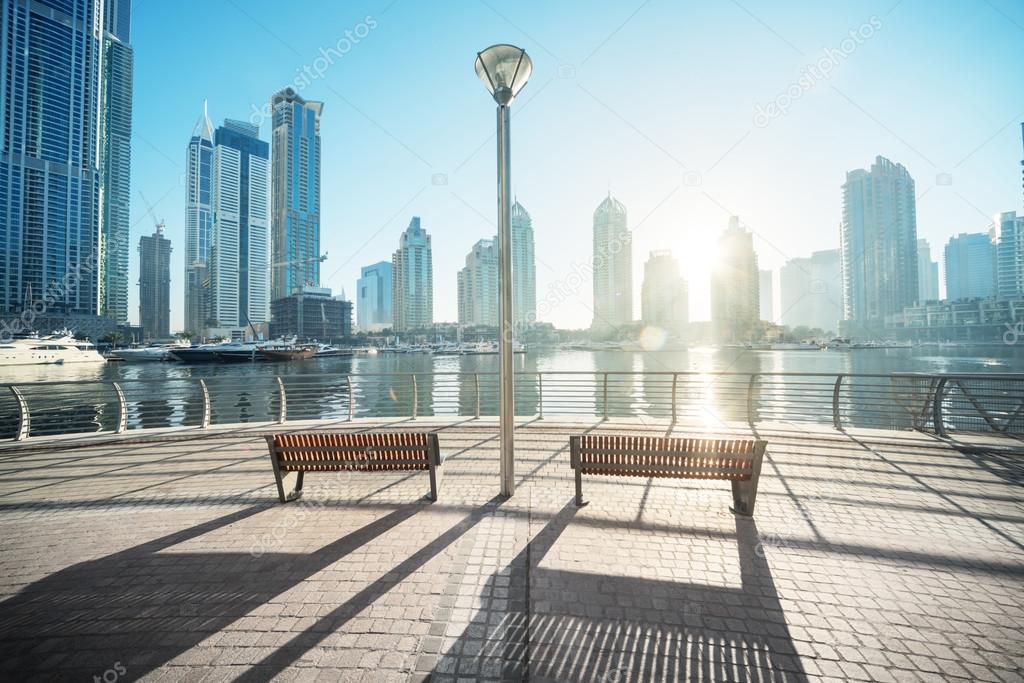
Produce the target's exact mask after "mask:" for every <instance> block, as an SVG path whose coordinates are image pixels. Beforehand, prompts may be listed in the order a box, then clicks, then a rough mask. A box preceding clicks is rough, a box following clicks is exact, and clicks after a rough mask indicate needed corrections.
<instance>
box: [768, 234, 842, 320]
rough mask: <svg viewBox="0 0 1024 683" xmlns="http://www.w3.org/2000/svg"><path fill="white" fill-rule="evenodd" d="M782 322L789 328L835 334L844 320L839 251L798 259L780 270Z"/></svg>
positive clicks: (832, 250) (780, 317)
mask: <svg viewBox="0 0 1024 683" xmlns="http://www.w3.org/2000/svg"><path fill="white" fill-rule="evenodd" d="M779 302H780V306H781V309H782V310H781V311H780V316H779V320H780V321H781V323H782V324H783V325H788V326H789V327H811V328H817V329H820V330H824V331H826V332H836V331H837V330H838V329H839V320H840V319H841V318H842V317H843V290H842V268H841V266H840V254H839V250H838V249H825V250H822V251H815V252H812V253H811V256H810V257H809V258H795V259H790V260H789V261H787V262H786V265H784V266H783V267H782V269H781V270H780V271H779Z"/></svg>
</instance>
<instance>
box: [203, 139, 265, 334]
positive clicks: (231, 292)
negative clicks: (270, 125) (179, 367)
mask: <svg viewBox="0 0 1024 683" xmlns="http://www.w3.org/2000/svg"><path fill="white" fill-rule="evenodd" d="M268 155H269V145H268V144H267V143H266V142H264V141H263V140H260V139H259V129H258V128H257V127H256V126H254V125H252V124H250V123H246V122H244V121H235V120H232V119H227V120H225V122H224V125H223V126H221V127H219V128H218V129H217V131H216V133H215V134H214V147H213V168H212V174H211V176H212V180H213V184H212V187H213V192H212V206H213V232H212V235H211V239H210V262H209V263H210V267H209V278H210V289H209V292H210V310H209V318H208V320H207V327H208V329H211V330H212V329H216V330H218V332H217V334H219V335H224V336H234V335H233V331H234V330H244V329H246V328H248V327H250V326H256V325H259V324H261V323H265V322H267V320H268V319H269V316H270V301H269V293H270V292H269V282H268V274H269V266H268V263H267V259H268V256H269V249H270V244H269V237H270V162H269V160H268V158H267V157H268Z"/></svg>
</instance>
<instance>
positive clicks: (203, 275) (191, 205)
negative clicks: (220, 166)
mask: <svg viewBox="0 0 1024 683" xmlns="http://www.w3.org/2000/svg"><path fill="white" fill-rule="evenodd" d="M212 243H213V123H212V122H211V121H210V116H209V114H208V113H207V110H206V102H205V101H204V102H203V113H202V115H201V116H200V117H199V120H198V121H197V122H196V125H195V128H194V129H193V130H192V137H191V138H190V139H189V141H188V152H187V156H186V162H185V329H186V330H188V331H190V332H194V333H196V334H200V333H201V332H202V331H203V330H204V329H205V328H206V327H207V323H208V321H209V319H210V272H209V268H210V247H211V245H212Z"/></svg>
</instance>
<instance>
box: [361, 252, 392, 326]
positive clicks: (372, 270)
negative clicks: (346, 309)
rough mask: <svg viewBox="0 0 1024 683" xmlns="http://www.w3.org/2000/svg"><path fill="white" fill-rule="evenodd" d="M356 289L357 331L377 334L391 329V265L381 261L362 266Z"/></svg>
mask: <svg viewBox="0 0 1024 683" xmlns="http://www.w3.org/2000/svg"><path fill="white" fill-rule="evenodd" d="M356 289H357V294H356V301H357V304H356V311H357V313H356V316H357V320H358V325H359V329H360V330H362V331H363V332H379V331H380V330H383V329H385V328H388V327H391V323H392V315H391V263H390V262H388V261H381V262H379V263H374V264H373V265H372V266H363V269H362V271H360V278H359V281H358V282H357V283H356Z"/></svg>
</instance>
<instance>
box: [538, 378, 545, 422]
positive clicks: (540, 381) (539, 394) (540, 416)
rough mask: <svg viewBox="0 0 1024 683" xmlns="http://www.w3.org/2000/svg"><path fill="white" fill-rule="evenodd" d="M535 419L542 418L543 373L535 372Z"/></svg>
mask: <svg viewBox="0 0 1024 683" xmlns="http://www.w3.org/2000/svg"><path fill="white" fill-rule="evenodd" d="M537 416H538V417H537V419H538V420H543V419H544V374H543V373H540V372H538V373H537Z"/></svg>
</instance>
